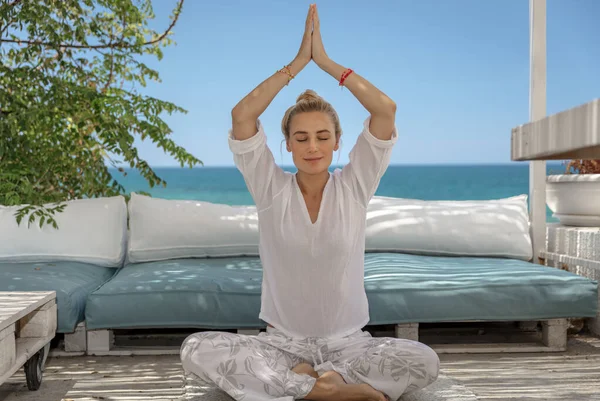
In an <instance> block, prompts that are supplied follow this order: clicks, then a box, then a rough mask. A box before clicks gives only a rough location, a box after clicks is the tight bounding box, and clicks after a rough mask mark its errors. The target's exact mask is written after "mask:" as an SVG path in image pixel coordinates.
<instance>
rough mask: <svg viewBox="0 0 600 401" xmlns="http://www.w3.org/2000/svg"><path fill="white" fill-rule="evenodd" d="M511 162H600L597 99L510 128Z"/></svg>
mask: <svg viewBox="0 0 600 401" xmlns="http://www.w3.org/2000/svg"><path fill="white" fill-rule="evenodd" d="M511 159H512V160H513V161H525V160H569V159H600V99H595V100H593V101H591V102H589V103H586V104H583V105H581V106H578V107H574V108H572V109H569V110H565V111H562V112H560V113H556V114H553V115H550V116H547V117H544V118H542V119H540V120H537V121H533V122H530V123H527V124H523V125H520V126H518V127H515V128H513V129H512V135H511Z"/></svg>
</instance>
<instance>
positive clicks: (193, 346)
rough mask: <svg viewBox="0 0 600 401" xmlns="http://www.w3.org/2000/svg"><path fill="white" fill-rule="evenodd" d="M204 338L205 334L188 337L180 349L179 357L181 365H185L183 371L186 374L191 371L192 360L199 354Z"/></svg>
mask: <svg viewBox="0 0 600 401" xmlns="http://www.w3.org/2000/svg"><path fill="white" fill-rule="evenodd" d="M203 337H204V333H194V334H191V335H189V336H187V337H186V339H185V340H183V343H182V344H181V348H180V349H179V356H180V358H181V363H182V365H183V369H184V370H185V371H186V372H189V371H190V369H189V368H190V361H191V359H192V355H194V354H196V353H197V350H198V348H199V347H200V344H201V343H202V340H203Z"/></svg>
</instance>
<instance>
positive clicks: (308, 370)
mask: <svg viewBox="0 0 600 401" xmlns="http://www.w3.org/2000/svg"><path fill="white" fill-rule="evenodd" d="M292 372H296V373H298V374H299V375H308V376H312V377H314V378H315V379H318V378H319V375H318V374H317V372H315V370H314V369H313V367H312V366H310V365H309V364H308V363H301V364H299V365H296V367H295V368H294V369H292Z"/></svg>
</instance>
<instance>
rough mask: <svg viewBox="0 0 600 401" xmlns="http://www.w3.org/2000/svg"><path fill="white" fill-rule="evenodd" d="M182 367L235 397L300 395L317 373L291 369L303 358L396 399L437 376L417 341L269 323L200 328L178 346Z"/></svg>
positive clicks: (434, 361)
mask: <svg viewBox="0 0 600 401" xmlns="http://www.w3.org/2000/svg"><path fill="white" fill-rule="evenodd" d="M181 362H182V364H183V369H184V371H185V372H186V373H193V374H195V375H197V376H198V377H199V378H200V379H202V380H205V381H207V382H209V383H214V384H215V385H217V386H218V387H219V388H221V389H222V390H224V391H225V392H226V393H227V394H229V395H230V396H231V397H233V398H234V399H236V400H238V401H240V400H244V401H259V400H260V401H264V400H278V401H291V400H295V399H303V398H304V397H305V396H306V395H307V394H308V393H310V391H311V390H312V388H313V386H314V384H315V381H316V379H315V378H313V377H310V376H308V375H304V374H296V373H295V372H292V371H291V369H292V368H293V367H295V366H296V365H298V364H300V363H303V362H304V363H308V364H310V365H312V366H313V368H314V369H315V371H316V372H317V373H318V374H319V375H321V374H323V373H325V372H326V371H331V370H334V371H336V372H338V373H339V374H340V375H341V376H342V377H343V378H344V380H345V381H346V382H347V383H367V384H369V385H371V386H372V387H373V388H375V389H376V390H379V391H381V392H382V393H384V394H385V395H386V396H387V397H388V398H389V399H390V400H393V401H396V400H398V399H399V398H400V396H402V395H403V394H407V393H410V392H413V391H415V390H418V389H421V388H424V387H426V386H428V385H429V384H431V383H433V382H434V381H435V380H436V379H437V376H438V371H439V363H440V361H439V358H438V356H437V354H436V353H435V352H434V351H433V350H432V349H431V348H429V347H428V346H426V345H424V344H422V343H419V342H417V341H411V340H404V339H397V338H387V337H372V336H371V334H369V333H368V332H364V331H357V332H356V333H354V334H352V335H349V336H347V337H343V338H340V339H334V340H328V339H321V338H312V337H309V338H305V339H297V338H290V337H288V336H286V335H285V334H283V333H282V332H281V331H279V330H277V329H275V328H272V327H268V329H267V332H263V333H260V334H258V335H257V336H248V335H241V334H233V333H226V332H199V333H195V334H192V335H190V336H189V337H187V338H186V339H185V341H184V342H183V344H182V346H181Z"/></svg>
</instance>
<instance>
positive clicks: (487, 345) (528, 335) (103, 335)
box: [61, 319, 568, 356]
mask: <svg viewBox="0 0 600 401" xmlns="http://www.w3.org/2000/svg"><path fill="white" fill-rule="evenodd" d="M540 323H541V324H540ZM460 324H463V325H466V326H465V327H466V328H465V327H463V328H462V329H461V328H460V327H458V328H457V325H460ZM478 324H480V325H486V324H487V325H488V326H487V327H488V328H487V329H478V328H477V327H476V326H477V325H478ZM489 325H491V326H489ZM540 325H541V330H540V329H539V326H540ZM431 326H432V325H430V324H426V325H419V324H418V323H408V324H397V325H393V326H387V327H385V328H384V329H382V331H378V329H377V328H375V329H374V330H369V331H372V332H373V333H375V335H377V336H390V337H396V338H405V339H409V340H414V341H421V342H423V343H424V344H427V345H428V346H430V347H431V348H433V349H434V350H435V351H436V352H438V353H439V354H449V353H450V354H464V353H507V352H514V353H524V352H536V353H539V352H562V351H565V350H566V349H567V329H568V321H567V319H551V320H545V321H541V322H537V321H535V322H518V324H515V322H499V323H489V322H488V323H486V322H467V323H449V324H447V327H442V328H440V327H435V325H433V326H434V327H431ZM484 327H485V326H484ZM390 328H391V330H390ZM367 329H368V328H367ZM461 330H462V331H461ZM198 331H200V330H198ZM260 331H261V329H240V330H237V333H239V334H245V335H257V334H258V333H259V332H260ZM482 331H486V334H485V335H480V334H478V333H479V332H482ZM234 332H236V331H234ZM117 333H119V331H117ZM473 333H475V334H473ZM187 335H189V333H179V334H177V333H169V334H158V333H154V334H153V333H150V334H140V335H132V334H123V333H120V334H115V333H114V332H113V331H112V330H90V331H87V336H86V339H87V351H86V352H87V354H88V355H97V356H103V355H176V354H178V353H179V352H180V344H181V342H183V340H184V339H185V337H187ZM65 347H66V346H65ZM77 353H78V352H73V354H77ZM66 354H69V353H68V352H62V353H61V355H66Z"/></svg>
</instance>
